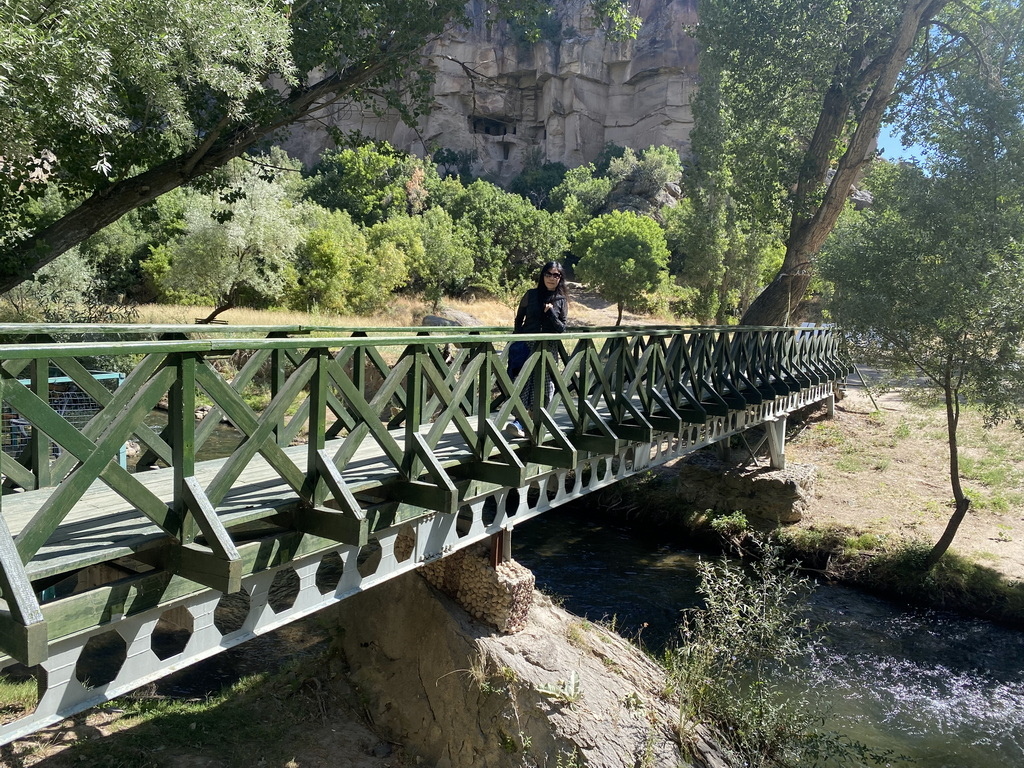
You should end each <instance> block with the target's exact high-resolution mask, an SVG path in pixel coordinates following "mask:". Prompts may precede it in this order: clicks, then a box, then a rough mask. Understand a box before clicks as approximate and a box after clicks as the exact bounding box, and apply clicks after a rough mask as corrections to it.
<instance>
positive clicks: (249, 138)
mask: <svg viewBox="0 0 1024 768" xmlns="http://www.w3.org/2000/svg"><path fill="white" fill-rule="evenodd" d="M591 5H592V7H593V9H594V11H595V12H596V13H598V14H601V15H602V16H605V17H608V18H610V19H611V23H612V25H613V27H612V28H613V31H619V32H622V33H629V32H631V31H635V20H633V18H632V17H631V16H630V15H629V13H628V11H627V10H626V6H625V4H624V3H623V2H622V1H621V0H593V2H592V3H591ZM543 7H544V4H543V3H541V2H540V0H515V2H510V3H502V4H501V5H500V8H501V12H502V14H503V15H504V16H505V17H506V18H508V17H511V18H518V19H521V20H526V19H530V18H534V17H535V16H536V14H537V12H538V11H539V10H540V9H542V8H543ZM465 9H466V5H465V3H464V2H463V0H377V1H375V2H362V0H360V1H359V2H356V0H331V1H330V2H305V1H303V2H297V3H280V4H278V3H271V4H268V3H265V2H262V1H260V0H230V1H229V0H182V1H181V2H179V3H174V4H167V3H165V2H163V1H162V0H139V1H138V2H132V3H123V2H120V0H78V1H77V2H74V3H50V4H42V5H37V4H30V3H29V2H27V1H25V0H14V2H10V3H7V4H5V5H4V6H3V8H2V9H0V71H2V72H4V77H3V78H2V79H0V115H2V117H0V146H3V147H4V160H3V166H2V168H0V180H2V183H0V231H3V232H4V233H6V234H5V236H4V237H3V241H2V243H0V245H2V247H3V253H2V255H0V291H4V290H7V289H9V288H11V287H12V286H13V285H16V284H17V283H18V282H20V281H21V280H24V279H25V278H26V277H27V276H29V275H30V274H31V273H32V272H33V271H35V270H37V269H39V268H40V267H42V266H43V265H45V264H46V263H48V262H50V261H52V260H53V259H54V258H56V257H57V256H58V255H60V254H61V253H63V252H64V251H66V250H68V249H69V248H71V247H73V246H75V245H76V244H78V243H79V242H81V241H82V240H84V239H85V238H86V237H88V236H89V235H92V234H94V233H95V232H98V231H99V230H101V229H102V228H103V227H105V226H106V225H108V224H110V223H111V222H113V221H116V220H117V219H118V218H120V217H121V216H123V215H124V214H125V213H127V212H128V211H131V210H134V209H135V208H138V207H139V206H142V205H146V204H147V203H150V202H152V201H153V200H155V199H156V198H157V197H159V196H160V195H162V194H164V193H165V192H168V191H170V190H172V189H175V188H177V187H179V186H181V185H183V184H187V183H189V182H191V181H194V180H196V179H199V178H201V177H203V176H205V175H206V174H208V173H210V172H211V171H212V170H214V169H216V168H220V167H222V166H223V165H224V164H226V163H227V162H228V161H229V160H231V159H232V158H235V157H238V156H240V155H242V154H243V153H244V152H247V151H249V150H250V149H252V148H254V147H257V145H259V144H260V143H261V142H265V141H266V140H268V139H271V138H273V137H274V136H275V135H276V134H278V133H279V132H280V131H283V130H286V129H287V128H288V127H289V126H291V125H292V124H294V123H295V122H297V121H299V120H306V119H316V118H317V117H318V116H319V115H321V114H322V113H323V112H324V111H325V110H328V109H329V108H330V107H331V105H333V104H336V103H337V102H338V101H339V100H349V101H357V102H361V103H364V104H367V105H374V106H376V107H377V108H380V107H381V106H382V105H387V106H392V107H395V108H397V109H398V110H399V111H400V114H401V115H402V116H403V118H405V119H407V120H408V121H410V122H414V121H415V117H416V115H417V114H418V113H420V112H421V111H422V110H424V109H426V108H427V106H428V104H429V82H430V76H431V73H430V70H429V68H428V67H427V66H425V65H424V64H422V63H420V59H419V56H420V54H421V52H422V50H423V48H424V46H425V45H426V44H427V43H428V42H429V41H431V40H433V39H435V38H436V37H437V36H438V35H439V34H440V33H441V32H442V31H444V30H445V29H446V28H448V27H449V26H450V25H452V24H456V23H461V22H464V21H465V20H466V15H465V14H466V10H465ZM40 84H45V86H44V87H41V86H40ZM54 185H56V186H58V187H59V188H60V189H61V191H62V192H63V193H64V194H65V195H66V196H67V197H68V199H69V200H70V201H71V205H70V208H69V210H68V211H67V212H66V213H65V214H64V215H63V216H61V217H60V218H59V219H57V220H56V221H54V222H52V223H50V224H48V225H46V226H41V227H40V226H35V225H34V224H33V222H32V221H31V220H30V219H29V218H28V217H26V216H25V214H24V212H23V211H24V207H25V203H26V202H27V200H29V199H31V198H33V197H36V196H38V195H40V194H41V193H42V191H43V190H44V189H45V188H48V187H51V186H54Z"/></svg>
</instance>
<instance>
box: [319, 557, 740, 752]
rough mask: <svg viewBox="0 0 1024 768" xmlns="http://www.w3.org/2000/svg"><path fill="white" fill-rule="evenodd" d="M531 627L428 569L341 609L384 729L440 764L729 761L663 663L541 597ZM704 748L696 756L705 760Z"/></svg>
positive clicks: (360, 679) (372, 712)
mask: <svg viewBox="0 0 1024 768" xmlns="http://www.w3.org/2000/svg"><path fill="white" fill-rule="evenodd" d="M532 602H533V605H532V607H531V608H530V611H529V620H528V622H527V623H526V625H525V628H524V629H523V630H522V631H521V632H519V633H517V634H511V635H509V634H499V633H497V632H495V631H494V630H492V629H491V628H490V627H487V626H485V625H483V624H480V623H477V622H474V621H473V620H472V619H471V618H470V617H469V616H468V615H467V614H466V613H465V612H464V611H462V610H461V609H460V608H459V607H458V606H456V605H455V604H454V603H453V602H452V601H451V600H450V599H448V598H447V597H445V596H444V595H440V594H438V593H436V592H435V591H433V590H431V588H430V587H429V586H428V585H427V584H426V583H425V581H424V580H423V579H421V578H420V577H419V576H418V575H416V574H415V573H410V574H408V575H406V576H404V577H401V578H398V579H394V580H392V581H389V582H387V583H385V584H382V585H380V586H378V587H375V588H374V589H372V590H368V591H367V592H364V593H362V594H360V595H356V596H354V597H352V598H350V599H348V600H345V601H344V602H342V603H341V604H340V605H339V606H338V607H337V608H336V609H334V610H333V611H332V616H333V617H334V618H335V620H336V621H337V626H338V629H339V631H338V637H339V643H340V644H341V649H342V650H343V652H344V654H345V658H346V660H347V663H348V666H349V670H348V674H349V680H351V681H352V682H353V683H354V684H355V686H356V687H357V689H358V691H359V696H360V699H361V701H362V703H363V706H364V709H365V712H366V714H367V715H368V716H369V717H370V719H371V720H372V721H373V723H374V724H375V726H376V727H378V728H380V729H383V730H384V731H386V732H388V733H389V735H390V738H392V739H393V740H394V741H396V742H399V743H401V744H403V745H405V747H406V750H407V752H410V753H412V754H413V755H415V756H416V757H417V762H419V761H420V760H422V762H423V764H424V765H430V766H437V768H471V767H472V768H479V767H480V766H487V768H503V767H507V768H513V767H514V768H530V767H532V766H536V767H537V768H540V767H541V766H555V765H565V766H569V765H586V766H589V767H590V768H622V766H634V765H636V766H673V768H676V767H677V766H722V765H724V763H723V762H721V761H720V760H719V759H718V758H717V757H716V753H715V749H714V746H713V744H712V742H711V740H710V738H709V737H708V735H707V733H706V732H705V731H704V730H703V729H701V728H699V727H694V726H689V727H687V728H685V729H682V730H683V731H684V738H685V740H686V742H687V745H688V749H685V750H684V749H681V747H680V738H681V737H680V730H681V729H680V728H679V727H678V726H677V724H678V715H679V713H678V709H677V706H676V705H675V704H674V703H673V702H671V701H669V700H668V699H666V698H664V696H663V694H662V692H663V690H664V688H665V679H664V675H663V673H662V671H661V669H660V668H659V667H658V666H657V664H655V663H654V662H653V661H651V660H650V659H649V658H648V657H647V656H645V655H644V654H643V653H641V652H640V651H638V650H637V649H636V648H635V647H634V646H632V645H631V644H629V643H628V642H627V641H625V640H623V639H622V638H620V637H618V636H617V635H615V634H614V633H613V632H610V631H607V630H605V629H603V628H601V627H598V626H596V625H593V624H590V623H589V622H586V621H583V620H582V619H578V618H575V617H573V616H571V615H570V614H567V613H566V612H565V611H563V610H561V609H559V608H557V607H556V606H554V605H552V603H551V601H550V600H549V599H548V598H546V597H544V596H543V595H541V594H539V593H535V594H534V596H533V601H532ZM691 755H692V756H691Z"/></svg>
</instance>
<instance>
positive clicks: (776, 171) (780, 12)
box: [695, 0, 967, 325]
mask: <svg viewBox="0 0 1024 768" xmlns="http://www.w3.org/2000/svg"><path fill="white" fill-rule="evenodd" d="M950 5H951V4H950V3H949V2H948V0H825V2H817V0H815V1H814V2H810V0H797V1H796V2H794V1H793V0H766V1H765V2H759V3H758V4H757V13H751V12H750V11H751V5H750V3H749V2H747V0H707V1H706V2H703V3H701V9H700V11H701V23H700V25H699V27H698V28H697V29H696V31H695V34H696V35H697V37H698V39H699V40H700V42H701V43H702V44H703V46H704V51H703V53H702V60H701V66H702V68H703V67H705V66H709V65H711V66H713V67H714V69H715V70H716V71H720V72H721V73H722V75H723V77H725V78H726V82H725V83H724V84H723V94H724V96H725V98H726V100H727V102H728V106H729V108H730V110H731V112H732V117H733V119H734V120H735V124H736V125H740V126H743V130H742V131H741V132H740V135H739V136H738V137H737V140H736V142H735V143H734V144H733V146H732V149H731V154H732V155H733V157H734V158H735V162H734V165H733V173H734V174H735V176H736V177H737V178H736V181H737V183H736V185H735V187H734V188H733V189H732V194H733V196H734V198H736V200H737V202H738V204H739V205H741V206H744V207H746V208H747V209H748V210H749V211H751V212H752V213H745V214H744V215H745V217H746V218H749V219H752V220H763V221H766V222H767V221H769V220H776V221H780V222H782V223H784V226H785V230H786V232H787V235H786V253H785V257H784V259H783V263H782V266H781V268H780V269H779V272H778V274H777V275H776V276H775V277H774V278H773V280H772V281H771V283H769V284H768V286H767V287H766V288H765V289H764V291H762V293H761V294H760V295H759V296H758V297H757V298H756V299H755V300H754V302H753V303H752V304H751V306H750V307H749V308H748V309H747V311H746V313H745V314H744V316H743V322H744V323H745V324H749V325H778V324H785V323H789V322H791V321H792V320H793V318H794V317H795V316H796V309H797V305H798V304H799V302H800V300H801V299H802V298H803V296H804V293H805V291H806V289H807V286H808V285H809V284H810V281H811V278H812V276H813V269H814V262H815V258H816V255H817V253H818V251H819V249H820V248H821V246H822V244H823V243H824V241H825V239H826V238H827V236H828V234H829V233H830V232H831V231H832V228H833V227H834V226H835V223H836V221H837V219H838V217H839V215H840V213H841V212H842V209H843V206H844V205H845V203H846V200H847V197H848V195H849V192H850V190H851V188H852V186H853V184H854V182H855V181H856V180H857V179H858V177H859V176H860V175H861V174H862V172H863V170H864V168H865V164H866V163H867V162H868V161H869V160H870V159H871V157H872V154H873V148H874V144H875V140H876V138H877V136H878V130H879V127H880V126H881V124H882V121H883V119H884V117H885V115H886V110H887V108H889V106H890V104H891V103H892V102H893V100H894V98H895V97H896V96H897V95H898V94H899V93H901V92H906V91H907V90H908V89H909V88H910V87H911V84H912V82H913V81H914V80H915V78H917V77H918V75H919V74H920V73H921V72H922V71H931V70H933V69H935V68H936V66H937V62H938V61H941V60H944V55H945V52H944V45H945V44H946V43H947V42H948V41H949V39H951V38H954V37H955V36H956V32H955V31H954V29H951V28H949V27H937V26H936V25H934V21H935V20H936V17H937V16H938V15H939V14H940V13H941V12H943V11H944V9H946V8H947V6H950ZM966 5H967V4H966V3H964V4H958V5H957V6H956V8H958V9H959V8H961V7H964V6H966ZM945 21H946V22H947V23H952V24H954V25H955V22H956V19H954V18H952V16H950V18H948V19H946V20H945ZM915 45H917V46H919V49H920V52H921V53H920V55H919V56H918V57H917V59H918V63H919V66H915V67H907V66H906V65H907V61H908V58H909V57H911V55H912V54H913V52H914V47H915ZM901 75H903V80H902V81H901V80H900V78H901ZM830 171H833V173H831V174H830V173H829V172H830Z"/></svg>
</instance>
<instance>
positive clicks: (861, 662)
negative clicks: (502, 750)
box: [512, 504, 1024, 768]
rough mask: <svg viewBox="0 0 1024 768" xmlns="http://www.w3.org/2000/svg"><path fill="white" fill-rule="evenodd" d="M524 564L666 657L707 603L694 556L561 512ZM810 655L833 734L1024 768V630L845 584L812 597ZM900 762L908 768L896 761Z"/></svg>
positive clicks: (544, 584)
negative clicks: (684, 620)
mask: <svg viewBox="0 0 1024 768" xmlns="http://www.w3.org/2000/svg"><path fill="white" fill-rule="evenodd" d="M512 541H513V547H514V552H513V554H514V556H515V558H516V559H517V560H518V561H519V562H521V563H523V564H524V565H526V566H527V567H529V568H530V569H532V570H533V572H534V574H535V575H536V577H537V586H538V587H539V588H540V589H542V590H543V591H545V592H547V593H549V594H552V595H555V596H557V597H558V598H559V599H561V600H562V602H563V605H564V607H565V608H566V610H568V611H570V612H572V613H575V614H577V615H580V616H583V617H586V618H588V619H590V620H594V621H602V620H603V621H607V622H610V623H614V626H615V628H616V630H617V631H618V632H619V633H620V634H622V635H624V636H626V637H632V638H637V637H638V638H639V639H640V641H641V642H642V643H643V645H644V646H645V647H646V648H647V649H649V650H651V651H655V652H656V651H658V650H660V649H661V648H663V647H665V645H666V644H669V643H672V642H674V640H675V638H676V627H677V626H678V623H679V618H680V612H681V611H682V610H685V609H687V608H691V607H694V606H696V605H698V604H699V600H698V597H697V595H696V591H695V589H696V585H697V579H696V574H695V571H694V566H695V564H696V562H697V560H698V558H699V557H700V555H698V554H697V553H693V552H688V551H686V550H684V549H682V548H679V547H676V546H673V545H671V544H667V543H665V541H664V539H663V538H662V539H659V538H657V537H648V538H645V537H644V536H643V535H641V534H638V533H637V531H636V530H635V529H633V528H631V527H626V526H622V525H617V524H614V523H609V522H607V521H605V520H600V519H596V518H595V517H593V516H592V515H590V514H588V512H587V511H586V508H585V506H584V505H580V504H577V505H576V506H574V507H572V508H567V507H562V508H560V509H559V510H556V511H554V512H552V513H550V514H548V515H544V516H543V517H540V518H537V519H535V520H533V521H530V522H529V523H527V524H524V525H522V526H520V527H519V528H517V529H516V531H515V533H514V534H513V537H512ZM810 611H811V620H812V622H813V623H814V624H816V625H819V626H820V627H821V630H820V632H819V635H820V641H821V642H820V647H818V648H817V649H816V650H815V651H814V652H813V653H812V654H811V655H810V656H809V658H808V659H807V665H808V672H809V673H810V675H811V677H812V681H813V686H814V688H815V690H816V691H819V692H821V693H822V694H823V696H824V698H825V701H826V703H827V705H828V711H829V713H830V717H829V721H828V723H827V724H826V728H827V729H829V730H835V731H838V732H841V733H843V734H846V735H847V736H849V737H850V738H853V739H856V740H859V741H861V742H864V743H866V744H868V745H870V746H871V747H873V748H876V749H892V750H894V751H895V752H896V753H898V754H902V755H906V756H908V757H910V758H912V759H913V761H914V762H912V763H908V764H909V765H914V766H920V767H921V768H1004V767H1005V768H1016V767H1018V766H1024V633H1021V632H1017V631H1014V630H1010V629H1006V628H1003V627H999V626H996V625H993V624H989V623H987V622H983V621H977V620H970V619H964V618H961V617H958V616H955V615H952V614H947V613H942V612H936V611H918V610H912V609H905V608H901V607H899V606H897V605H894V604H892V603H889V602H887V601H884V600H881V599H878V598H874V597H871V596H869V595H865V594H863V593H860V592H857V591H854V590H850V589H845V588H841V587H836V586H829V585H824V584H823V585H819V586H818V587H817V588H816V589H815V591H814V593H813V595H812V596H811V600H810ZM891 764H892V765H902V764H903V763H902V761H901V762H895V761H894V762H893V763H891Z"/></svg>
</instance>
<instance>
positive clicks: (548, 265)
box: [537, 261, 569, 299]
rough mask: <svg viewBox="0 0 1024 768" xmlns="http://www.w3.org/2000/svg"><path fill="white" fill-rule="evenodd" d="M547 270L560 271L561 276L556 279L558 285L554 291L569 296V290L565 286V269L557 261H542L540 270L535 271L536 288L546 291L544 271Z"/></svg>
mask: <svg viewBox="0 0 1024 768" xmlns="http://www.w3.org/2000/svg"><path fill="white" fill-rule="evenodd" d="M548 270H554V271H555V272H561V273H562V276H561V277H560V278H559V279H558V286H557V287H556V288H555V293H557V294H558V295H559V296H565V298H566V299H568V298H569V291H568V289H566V287H565V269H564V268H563V267H562V265H561V264H560V263H559V262H557V261H547V262H544V266H543V267H541V268H540V272H538V273H537V289H538V290H539V291H540V292H541V293H542V294H544V293H547V292H548V287H547V286H546V285H545V284H544V273H545V272H547V271H548Z"/></svg>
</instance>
